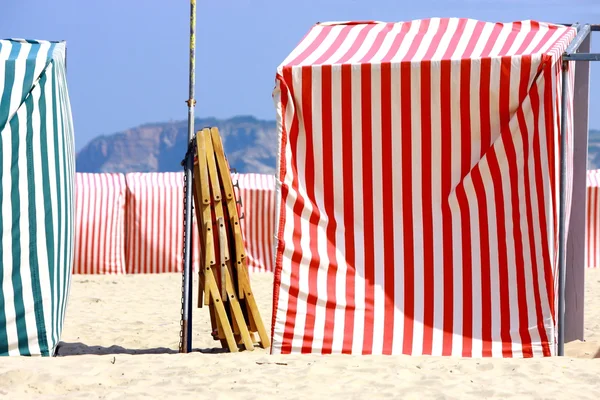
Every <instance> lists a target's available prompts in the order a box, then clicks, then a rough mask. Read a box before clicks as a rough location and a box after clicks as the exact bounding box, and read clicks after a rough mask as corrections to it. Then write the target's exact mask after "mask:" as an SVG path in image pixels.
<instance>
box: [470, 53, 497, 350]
mask: <svg viewBox="0 0 600 400" xmlns="http://www.w3.org/2000/svg"><path fill="white" fill-rule="evenodd" d="M491 73H492V72H491V59H489V58H484V59H482V60H481V69H480V72H479V82H480V84H479V134H480V136H481V148H480V151H479V154H480V159H484V157H485V158H487V157H486V156H485V154H486V153H487V152H488V150H489V149H490V146H491V144H492V143H491V137H492V133H491V130H492V128H491V120H490V113H491V105H490V87H491ZM472 176H473V186H474V188H475V193H476V197H477V205H478V217H479V221H478V222H479V246H480V249H479V251H480V260H481V325H482V326H481V340H482V355H483V356H484V357H491V356H492V340H493V337H492V288H491V264H492V260H491V254H490V231H489V230H490V226H489V220H488V207H489V206H488V203H487V195H486V189H485V186H484V183H483V178H482V176H481V167H480V165H479V164H478V165H477V166H476V167H475V168H474V170H473V174H472Z"/></svg>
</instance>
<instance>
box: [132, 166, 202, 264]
mask: <svg viewBox="0 0 600 400" xmlns="http://www.w3.org/2000/svg"><path fill="white" fill-rule="evenodd" d="M126 181H127V205H126V209H127V211H126V215H127V216H126V218H127V219H126V221H127V222H126V224H125V234H126V237H127V240H126V271H127V273H129V274H154V273H165V272H181V271H182V270H183V188H184V184H183V173H179V172H165V173H156V172H152V173H130V174H127V175H126ZM193 221H194V225H193V227H192V228H193V229H192V235H193V242H192V245H193V247H192V257H193V259H192V262H193V268H194V271H197V270H198V260H199V257H198V255H199V249H200V247H199V246H200V241H199V237H198V230H197V228H196V224H195V216H193Z"/></svg>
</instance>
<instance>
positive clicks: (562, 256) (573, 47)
mask: <svg viewBox="0 0 600 400" xmlns="http://www.w3.org/2000/svg"><path fill="white" fill-rule="evenodd" d="M562 25H566V26H572V27H574V28H576V29H577V35H576V36H575V38H574V39H573V41H572V42H571V43H570V44H569V46H567V48H566V50H565V52H564V53H563V55H562V59H563V62H562V87H561V93H562V98H561V124H560V133H561V135H560V184H559V185H560V193H559V207H560V214H559V222H558V355H559V356H564V353H565V326H564V321H565V287H566V276H567V265H566V261H567V260H566V243H567V235H566V231H565V219H566V215H565V207H564V206H565V198H566V185H565V182H566V178H567V164H566V157H567V146H566V140H565V138H564V135H563V132H565V131H566V129H567V119H566V117H565V116H566V115H567V107H568V96H567V95H568V86H567V85H568V84H567V82H568V79H569V76H568V73H569V62H570V61H600V54H594V53H576V52H577V50H578V49H579V46H581V44H582V43H583V41H584V40H585V39H586V38H587V36H588V35H590V34H591V32H600V25H591V24H583V25H580V24H579V23H576V24H562Z"/></svg>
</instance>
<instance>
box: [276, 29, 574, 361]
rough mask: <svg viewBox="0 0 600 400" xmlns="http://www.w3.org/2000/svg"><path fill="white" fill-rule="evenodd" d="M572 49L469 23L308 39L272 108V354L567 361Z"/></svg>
mask: <svg viewBox="0 0 600 400" xmlns="http://www.w3.org/2000/svg"><path fill="white" fill-rule="evenodd" d="M575 34H576V31H575V29H574V28H570V27H565V26H560V25H553V24H547V23H541V22H536V21H520V22H514V23H506V24H502V23H489V22H482V21H476V20H471V19H458V18H443V19H439V18H432V19H424V20H416V21H408V22H400V23H382V22H343V23H322V24H317V25H315V26H314V27H313V28H312V29H311V30H310V31H309V32H308V34H307V35H306V36H305V37H304V38H303V40H302V41H301V42H300V43H299V44H298V46H297V47H296V48H295V49H294V50H293V51H292V52H291V53H290V55H289V56H288V57H287V58H286V59H285V61H284V62H283V63H282V64H281V65H280V66H279V67H278V69H277V74H276V88H275V90H274V93H273V94H274V100H275V105H276V109H277V116H278V129H279V146H280V148H279V155H278V172H277V185H278V196H277V207H278V220H277V222H278V226H277V244H276V246H277V251H276V266H275V282H274V286H275V288H274V290H275V294H274V304H273V324H272V326H273V332H272V334H273V340H272V343H273V344H272V353H346V354H412V355H420V354H433V355H448V356H450V355H452V356H465V357H480V356H484V357H490V356H493V357H533V356H549V355H553V354H555V351H556V344H557V337H556V336H557V329H556V318H557V314H556V312H557V292H556V291H557V266H558V254H557V249H558V215H559V212H560V211H561V210H559V206H558V199H559V196H558V195H559V191H558V189H559V187H558V182H559V161H560V160H559V138H560V122H561V115H560V104H561V103H560V102H561V85H562V78H561V68H562V67H561V64H562V59H561V54H562V53H563V52H564V50H565V48H566V47H567V45H568V44H569V43H570V41H571V40H572V39H573V38H574V37H575ZM568 76H569V80H568V82H567V83H568V90H567V95H568V96H569V99H568V104H569V109H568V113H567V115H566V116H565V118H566V119H567V121H566V122H567V127H568V129H567V131H566V132H565V139H566V140H567V142H566V143H567V151H568V155H569V157H568V159H567V160H566V161H567V170H568V174H567V175H568V179H567V182H566V183H567V192H568V193H570V188H571V185H572V120H571V118H572V91H573V77H574V65H573V63H571V64H570V66H569V74H568ZM566 203H567V204H566V212H567V215H568V214H569V210H570V195H569V196H567V202H566ZM567 223H568V221H567Z"/></svg>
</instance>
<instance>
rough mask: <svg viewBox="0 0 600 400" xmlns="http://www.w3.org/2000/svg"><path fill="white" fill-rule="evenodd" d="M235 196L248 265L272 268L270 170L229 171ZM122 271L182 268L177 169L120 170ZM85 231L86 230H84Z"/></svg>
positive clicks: (254, 269)
mask: <svg viewBox="0 0 600 400" xmlns="http://www.w3.org/2000/svg"><path fill="white" fill-rule="evenodd" d="M232 178H233V181H234V183H235V182H237V183H238V186H239V187H238V188H236V195H237V196H238V198H240V199H241V202H242V206H241V207H240V212H241V213H243V214H244V218H243V219H242V220H241V226H242V234H243V236H244V240H245V242H246V252H247V254H248V261H249V263H248V268H249V270H250V271H252V272H272V271H273V258H274V256H273V241H274V219H275V210H274V200H275V199H274V196H275V178H274V176H269V175H261V174H233V176H232ZM126 186H127V201H126V206H125V208H126V221H127V222H126V224H125V236H126V239H125V241H126V256H125V258H126V262H125V265H126V266H125V270H126V273H129V274H135V273H166V272H181V271H182V270H183V258H182V257H183V256H182V251H183V173H182V172H166V173H131V174H127V175H126ZM192 222H193V227H192V228H193V229H192V231H193V235H194V242H193V245H194V247H193V249H192V257H193V266H194V271H197V268H198V259H199V258H198V255H199V249H200V247H199V246H200V242H199V239H198V226H197V224H196V218H195V215H194V216H193V219H192ZM88 235H89V234H88Z"/></svg>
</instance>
